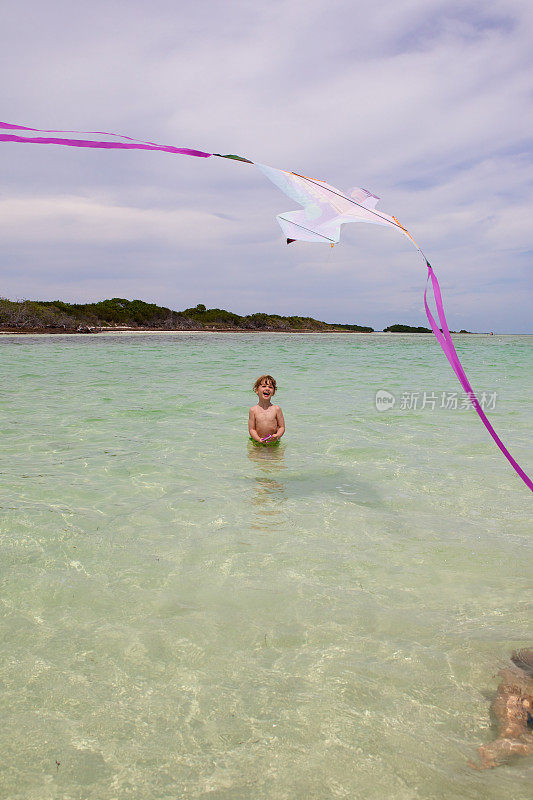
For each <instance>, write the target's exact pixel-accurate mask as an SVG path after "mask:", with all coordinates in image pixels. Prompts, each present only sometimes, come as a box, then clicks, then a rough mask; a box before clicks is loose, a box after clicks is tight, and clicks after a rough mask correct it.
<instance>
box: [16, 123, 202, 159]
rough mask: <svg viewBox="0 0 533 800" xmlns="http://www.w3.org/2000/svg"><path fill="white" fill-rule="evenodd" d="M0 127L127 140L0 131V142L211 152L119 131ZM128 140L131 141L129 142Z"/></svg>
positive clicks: (196, 153)
mask: <svg viewBox="0 0 533 800" xmlns="http://www.w3.org/2000/svg"><path fill="white" fill-rule="evenodd" d="M0 128H1V129H3V130H17V131H34V132H35V133H79V134H81V135H84V136H116V137H117V138H120V139H127V140H128V142H100V141H98V140H95V139H71V138H64V137H55V136H54V137H52V136H19V135H17V134H14V133H1V134H0V142H18V143H21V144H24V143H30V144H62V145H66V146H67V147H91V148H95V149H103V150H160V151H162V152H164V153H177V154H178V155H183V156H196V157H198V158H210V156H211V155H212V153H204V152H203V151H202V150H191V149H190V148H188V147H173V146H172V145H164V144H156V143H155V142H145V141H143V140H142V139H133V138H132V137H131V136H123V135H122V134H120V133H106V132H105V131H56V130H42V129H40V128H26V127H24V126H23V125H13V124H11V123H9V122H0ZM129 142H131V144H130V143H129Z"/></svg>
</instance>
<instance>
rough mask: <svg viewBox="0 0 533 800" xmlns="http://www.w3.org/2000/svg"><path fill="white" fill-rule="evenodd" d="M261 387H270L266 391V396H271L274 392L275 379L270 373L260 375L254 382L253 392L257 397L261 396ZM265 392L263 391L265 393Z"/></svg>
mask: <svg viewBox="0 0 533 800" xmlns="http://www.w3.org/2000/svg"><path fill="white" fill-rule="evenodd" d="M262 389H265V390H266V389H270V392H268V396H269V397H272V396H273V395H275V394H276V379H275V378H273V377H272V375H261V377H260V378H258V379H257V380H256V382H255V383H254V392H255V393H256V395H257V396H258V397H262V396H263V393H262V391H261V390H262ZM266 394H267V392H266V391H265V395H266Z"/></svg>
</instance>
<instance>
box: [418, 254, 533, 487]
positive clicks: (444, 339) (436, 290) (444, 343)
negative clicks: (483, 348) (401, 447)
mask: <svg viewBox="0 0 533 800" xmlns="http://www.w3.org/2000/svg"><path fill="white" fill-rule="evenodd" d="M424 258H425V256H424ZM425 260H426V266H427V268H428V279H427V283H426V290H425V292H424V306H425V309H426V316H427V318H428V320H429V324H430V325H431V329H432V331H433V333H434V334H435V336H436V337H437V341H438V343H439V344H440V346H441V347H442V349H443V351H444V355H445V356H446V358H447V359H448V361H449V362H450V364H451V367H452V369H453V371H454V372H455V374H456V376H457V379H458V380H459V383H460V384H461V386H462V387H463V389H464V390H465V392H466V393H467V395H468V397H469V398H470V402H471V403H472V405H473V406H474V408H475V410H476V412H477V414H478V416H479V418H480V419H481V422H482V423H483V425H484V426H485V428H486V429H487V430H488V432H489V433H490V435H491V436H492V438H493V439H494V441H495V443H496V445H497V446H498V447H499V448H500V450H501V451H502V453H503V455H504V456H505V458H506V459H507V461H508V462H509V464H510V465H511V466H512V468H513V469H514V471H515V472H516V473H517V475H519V476H520V477H521V478H522V480H523V481H524V483H525V484H526V486H527V487H528V488H529V489H530V490H531V491H532V492H533V481H532V480H531V478H529V476H528V475H526V473H525V472H524V470H523V469H522V467H521V466H520V464H518V462H517V461H515V459H514V458H513V457H512V455H511V453H510V452H509V450H508V449H507V448H506V446H505V445H504V443H503V442H502V440H501V439H500V437H499V436H498V434H497V433H496V431H495V430H494V428H493V427H492V425H491V423H490V421H489V419H488V418H487V415H486V414H485V412H484V411H483V409H482V408H481V405H480V403H479V400H478V399H477V397H476V395H475V393H474V391H473V389H472V387H471V385H470V383H469V381H468V378H467V377H466V373H465V371H464V369H463V365H462V364H461V362H460V360H459V356H458V355H457V351H456V350H455V346H454V343H453V341H452V337H451V336H450V330H449V327H448V322H447V320H446V315H445V313H444V305H443V302H442V295H441V291H440V286H439V282H438V280H437V276H436V275H435V273H434V272H433V269H432V267H431V264H430V263H429V261H428V260H427V258H426V259H425ZM430 281H431V286H432V289H433V297H434V299H435V305H436V307H437V313H438V317H439V322H440V324H441V326H442V330H440V329H439V327H438V325H437V323H436V322H435V319H434V318H433V315H432V313H431V311H430V310H429V305H428V301H427V292H428V285H429V282H430Z"/></svg>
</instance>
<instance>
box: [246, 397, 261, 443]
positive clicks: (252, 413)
mask: <svg viewBox="0 0 533 800" xmlns="http://www.w3.org/2000/svg"><path fill="white" fill-rule="evenodd" d="M248 433H249V434H250V436H251V437H252V439H255V441H256V442H260V441H261V439H260V437H259V434H258V433H257V431H256V429H255V411H254V408H253V406H252V408H251V409H250V413H249V414H248Z"/></svg>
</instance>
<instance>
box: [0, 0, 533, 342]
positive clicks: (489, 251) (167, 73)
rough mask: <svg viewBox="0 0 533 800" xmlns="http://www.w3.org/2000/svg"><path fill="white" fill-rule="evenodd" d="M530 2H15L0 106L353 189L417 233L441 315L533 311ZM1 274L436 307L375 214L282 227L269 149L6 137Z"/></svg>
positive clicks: (15, 290) (293, 304)
mask: <svg viewBox="0 0 533 800" xmlns="http://www.w3.org/2000/svg"><path fill="white" fill-rule="evenodd" d="M531 8H532V6H531V2H529V0H528V2H526V0H486V2H483V3H481V2H468V0H462V2H454V1H453V0H394V2H391V1H390V0H380V1H378V2H374V3H369V2H367V0H365V2H363V1H362V0H346V2H344V1H342V0H341V2H336V0H282V1H279V0H269V2H268V3H259V2H252V1H251V0H226V1H225V0H218V2H215V0H195V2H193V3H191V2H183V0H171V1H170V0H169V1H168V2H167V1H166V0H151V2H148V0H143V1H142V2H141V1H140V0H125V1H124V2H122V0H121V1H120V2H113V0H106V1H105V2H103V1H102V0H96V2H94V1H93V2H91V3H88V4H82V3H77V2H72V0H69V2H62V1H61V0H48V2H46V3H43V2H41V1H40V0H39V2H37V1H36V0H28V2H25V3H24V4H15V3H9V4H8V3H5V4H3V7H2V10H1V11H0V31H1V33H0V36H1V38H2V46H1V48H0V67H1V69H0V82H1V85H2V97H3V101H2V119H3V120H4V121H7V122H14V123H17V124H21V125H30V126H33V127H38V128H60V129H69V128H74V129H80V130H107V131H114V132H117V133H123V134H127V135H130V136H134V137H138V138H141V139H148V140H151V141H157V142H161V143H164V144H173V145H176V146H178V147H192V148H197V149H201V150H206V151H208V152H221V153H237V154H239V155H243V156H246V157H248V158H250V159H252V160H254V161H258V162H262V163H265V164H270V165H271V166H275V167H280V168H283V169H291V170H293V171H295V172H299V173H303V174H305V175H311V176H313V177H317V178H321V179H323V180H326V181H328V182H329V183H331V184H333V185H336V186H339V187H340V188H343V189H347V188H348V187H352V186H355V185H358V186H363V187H365V188H367V189H369V190H370V191H372V192H373V193H374V194H377V195H379V196H380V197H381V198H382V199H381V202H380V205H379V208H381V209H382V210H383V211H385V212H386V213H389V214H394V215H395V216H396V217H398V219H399V220H400V222H401V223H402V224H403V225H405V226H406V227H407V228H408V229H409V230H410V232H411V233H412V234H413V236H414V237H415V239H417V240H418V242H419V243H420V245H421V246H422V248H423V249H424V252H425V253H426V255H427V256H428V258H429V260H430V261H431V263H432V265H433V267H434V269H435V271H436V273H437V275H438V276H439V279H440V282H441V286H442V288H443V292H444V300H445V306H446V309H447V312H448V317H449V322H450V325H451V326H452V327H453V328H457V329H459V328H463V327H465V328H468V329H471V330H494V331H497V332H532V331H533V324H532V315H531V307H532V294H531V288H532V282H531V261H532V258H531V255H532V251H533V225H532V222H531V221H532V219H533V202H532V196H531V173H532V169H531V147H530V142H531V132H532V130H533V113H532V103H531V86H532V69H531V42H532V41H533V14H532V11H531ZM0 167H1V175H2V180H1V183H0V241H1V251H0V253H1V254H0V268H1V274H2V282H1V286H0V294H1V295H3V296H6V297H9V298H12V299H16V298H34V299H37V298H40V299H49V300H51V299H56V298H61V299H64V300H69V301H73V302H88V301H93V300H99V299H103V298H105V297H116V296H118V297H126V298H130V299H133V298H140V299H143V300H146V301H151V302H156V303H160V304H163V305H166V306H170V307H172V308H174V309H178V310H179V309H183V308H186V307H187V306H191V305H196V304H197V303H205V304H206V305H207V306H218V307H222V308H228V309H231V310H233V311H237V312H238V313H241V314H245V313H252V312H255V311H267V312H271V313H274V312H277V313H281V314H303V315H308V314H309V315H312V316H315V317H318V318H319V319H324V320H327V321H338V322H357V323H360V324H368V325H371V326H372V327H374V328H376V329H380V328H382V327H383V326H385V325H387V324H390V323H393V322H407V323H410V324H425V314H424V310H423V302H422V297H423V290H424V285H425V279H426V270H425V267H424V263H423V262H422V260H421V259H420V256H419V255H418V254H417V252H416V251H415V250H414V248H412V247H410V245H409V242H408V241H407V240H406V239H405V238H404V237H403V236H401V235H398V234H397V233H396V232H395V231H393V230H388V229H386V228H382V227H380V226H371V225H368V226H364V225H351V226H345V227H344V229H343V236H342V240H341V243H340V244H339V245H337V246H336V247H335V248H333V249H331V248H330V247H329V246H327V245H324V246H323V245H320V244H305V243H295V244H292V245H290V246H287V245H285V243H284V239H283V237H282V233H281V230H280V229H279V227H278V225H277V222H276V220H275V215H276V214H278V213H281V212H284V211H289V210H292V209H295V208H296V206H295V205H294V204H293V203H292V201H291V200H290V199H289V198H287V197H286V196H285V195H283V194H281V193H280V192H279V191H278V190H277V189H276V188H275V187H274V186H273V185H272V184H270V183H269V182H268V181H266V180H265V179H264V177H263V176H262V175H261V174H260V172H259V171H258V170H256V169H255V168H254V167H253V166H250V165H248V164H242V163H239V162H232V161H227V160H224V159H214V158H212V159H196V158H188V157H186V156H179V155H169V154H165V153H157V152H140V151H139V152H135V151H133V152H127V151H124V152H121V151H109V152H107V151H91V150H78V149H72V148H66V147H56V146H48V145H47V146H40V145H20V144H6V143H2V144H0Z"/></svg>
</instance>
